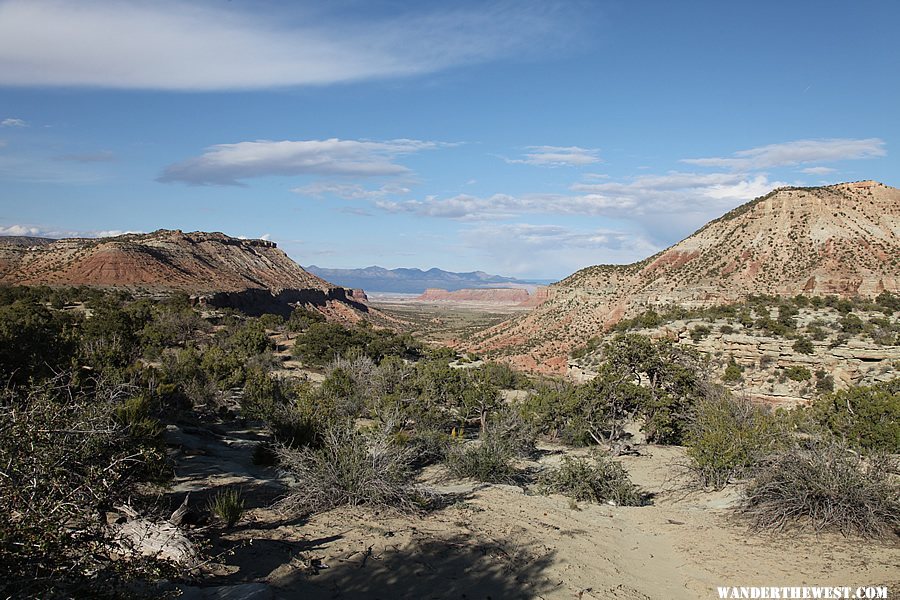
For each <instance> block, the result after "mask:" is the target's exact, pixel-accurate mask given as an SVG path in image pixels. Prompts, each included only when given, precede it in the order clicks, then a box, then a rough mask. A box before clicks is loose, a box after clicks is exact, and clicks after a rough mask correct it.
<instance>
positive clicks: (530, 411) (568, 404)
mask: <svg viewBox="0 0 900 600" xmlns="http://www.w3.org/2000/svg"><path fill="white" fill-rule="evenodd" d="M578 401H579V398H578V388H577V387H576V386H574V385H572V384H571V383H569V382H566V381H556V380H550V381H543V382H540V383H539V384H538V385H537V386H536V387H535V389H534V391H533V392H532V393H531V394H529V395H528V397H527V398H525V399H524V400H523V401H521V402H520V403H519V404H518V410H519V412H520V414H521V415H522V417H523V419H525V421H527V422H528V423H529V424H530V425H531V426H533V427H534V428H535V429H536V430H537V432H538V433H539V434H543V435H546V436H549V437H552V438H561V439H562V440H563V441H564V442H565V443H567V444H570V445H573V446H583V445H585V444H588V443H591V440H590V436H588V435H587V433H586V432H585V431H584V430H583V429H580V430H579V431H577V432H576V431H574V430H573V428H572V418H571V417H572V415H573V414H574V413H575V407H576V406H577V403H578Z"/></svg>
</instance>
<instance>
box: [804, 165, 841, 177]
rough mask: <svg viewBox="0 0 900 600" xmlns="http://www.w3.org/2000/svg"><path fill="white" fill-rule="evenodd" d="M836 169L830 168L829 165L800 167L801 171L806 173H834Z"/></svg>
mask: <svg viewBox="0 0 900 600" xmlns="http://www.w3.org/2000/svg"><path fill="white" fill-rule="evenodd" d="M836 170H837V169H832V168H831V167H807V168H805V169H800V172H801V173H806V174H807V175H828V174H829V173H834V172H835V171H836Z"/></svg>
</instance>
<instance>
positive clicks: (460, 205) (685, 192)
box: [375, 172, 784, 221]
mask: <svg viewBox="0 0 900 600" xmlns="http://www.w3.org/2000/svg"><path fill="white" fill-rule="evenodd" d="M780 185H784V184H783V183H781V182H777V181H775V182H772V181H769V180H768V179H767V178H766V176H765V175H755V176H746V175H741V174H735V173H711V174H696V173H679V172H672V173H668V174H666V175H645V176H642V177H637V178H635V179H633V180H632V181H630V182H618V181H604V182H601V183H579V184H575V185H573V186H572V187H571V190H572V191H573V192H578V193H575V194H524V195H521V196H512V195H508V194H494V195H493V196H488V197H479V196H472V195H468V194H459V195H456V196H452V197H449V198H439V197H437V196H427V197H425V198H424V199H422V200H399V201H398V200H376V201H375V206H376V207H377V208H380V209H381V210H384V211H386V212H393V213H412V214H416V215H419V216H424V217H437V218H447V219H458V220H465V221H477V220H491V219H507V218H511V217H515V216H517V215H521V214H525V213H531V214H552V215H583V216H612V217H640V216H644V215H648V214H649V215H651V216H653V215H660V214H664V215H671V214H674V213H683V212H685V211H687V212H693V213H701V214H704V215H708V216H709V217H710V218H712V217H713V216H716V212H718V211H725V210H728V209H729V208H732V207H733V206H734V204H735V203H738V202H743V201H747V200H752V199H753V198H756V197H757V196H761V195H763V194H766V193H767V192H769V191H771V190H772V189H774V188H776V187H779V186H780Z"/></svg>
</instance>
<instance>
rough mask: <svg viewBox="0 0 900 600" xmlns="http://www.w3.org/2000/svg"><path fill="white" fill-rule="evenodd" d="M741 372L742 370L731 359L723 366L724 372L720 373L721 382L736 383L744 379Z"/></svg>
mask: <svg viewBox="0 0 900 600" xmlns="http://www.w3.org/2000/svg"><path fill="white" fill-rule="evenodd" d="M760 360H761V359H760ZM743 372H744V370H743V369H742V368H741V365H739V364H737V362H736V361H735V360H734V358H732V359H731V360H729V361H728V364H727V365H726V366H725V371H724V372H723V373H722V381H724V382H725V383H737V382H738V381H741V380H743V379H744V376H743Z"/></svg>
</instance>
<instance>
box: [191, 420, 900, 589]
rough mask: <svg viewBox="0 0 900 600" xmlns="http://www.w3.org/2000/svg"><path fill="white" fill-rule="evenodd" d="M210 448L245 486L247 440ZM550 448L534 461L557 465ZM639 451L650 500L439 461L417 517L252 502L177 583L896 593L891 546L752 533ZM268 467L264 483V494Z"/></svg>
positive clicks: (665, 461) (674, 463) (197, 473)
mask: <svg viewBox="0 0 900 600" xmlns="http://www.w3.org/2000/svg"><path fill="white" fill-rule="evenodd" d="M241 435H242V436H243V437H244V439H246V438H247V434H246V433H244V434H241ZM217 444H218V445H219V446H220V447H219V446H217ZM219 449H221V450H223V452H224V454H223V456H222V458H223V459H227V460H228V461H229V463H231V464H234V463H240V464H243V465H244V467H243V469H241V470H239V471H238V472H239V473H240V478H241V480H242V484H243V485H244V486H245V487H246V489H248V490H252V489H255V488H254V486H253V485H251V484H252V478H253V477H254V476H255V475H259V472H258V468H255V467H247V465H250V451H251V446H250V445H247V444H241V443H238V444H235V443H233V441H231V440H230V438H229V436H228V435H224V436H220V437H219V438H218V439H217V440H213V441H212V442H210V441H209V440H207V443H206V445H205V446H204V451H205V452H206V454H205V455H204V456H203V462H204V463H206V462H208V461H215V459H216V456H217V453H218V450H219ZM552 450H553V451H552V452H548V453H547V454H546V455H545V456H544V458H542V459H541V462H543V463H552V462H555V461H557V460H559V458H560V455H559V451H558V449H552ZM241 452H243V453H244V456H243V458H241V456H240V453H241ZM641 452H642V455H641V456H628V457H623V458H622V463H623V464H624V466H625V467H626V468H627V469H628V471H629V473H630V474H631V477H632V478H633V480H634V481H635V482H636V483H638V484H639V485H641V486H642V487H644V488H645V489H646V490H648V491H651V492H654V493H656V494H657V495H656V497H655V499H654V504H653V505H652V506H647V507H618V506H609V505H595V504H587V503H579V504H578V505H577V506H573V505H572V503H570V502H569V500H568V499H567V498H564V497H561V496H550V497H545V496H539V495H532V494H530V493H528V492H527V491H525V490H523V489H522V488H520V487H515V486H507V485H484V484H476V483H473V482H465V481H463V482H460V481H447V480H446V479H445V478H444V477H443V474H442V472H441V469H440V468H439V467H434V468H431V469H429V470H427V471H426V473H425V474H424V475H423V482H424V484H425V485H429V486H431V487H434V488H435V489H437V490H439V491H441V492H444V493H447V494H450V495H451V498H452V499H453V500H452V502H451V503H450V504H449V506H447V507H446V508H444V509H442V510H439V511H436V512H433V513H431V514H428V515H426V516H424V517H409V516H405V515H399V514H395V513H392V512H390V511H373V510H371V509H365V508H350V507H344V508H340V509H337V510H333V511H330V512H327V513H323V514H319V515H315V516H313V517H311V518H309V519H308V520H302V519H296V518H291V517H290V516H286V515H282V514H279V513H277V512H275V511H272V510H270V509H267V508H265V507H259V508H255V509H253V510H250V511H248V514H247V515H246V516H245V518H244V519H243V520H242V521H241V522H240V523H239V524H238V525H237V527H235V528H234V529H232V530H230V531H223V532H221V534H220V536H219V537H217V538H215V540H214V544H213V550H214V551H217V552H222V553H223V554H222V555H221V557H220V564H219V565H218V566H216V567H215V568H214V569H213V571H214V574H215V576H214V577H212V578H210V579H209V580H207V581H206V582H205V583H209V584H212V583H214V584H215V586H216V587H209V588H186V589H185V591H186V594H185V597H190V598H198V599H202V598H239V597H251V598H256V599H260V600H261V599H269V598H271V599H284V600H292V599H300V598H303V599H313V600H315V599H320V598H321V599H325V598H384V599H390V600H396V599H399V598H469V599H474V598H482V599H484V598H492V599H500V598H548V599H549V598H560V599H562V598H567V599H572V598H581V599H589V598H621V599H625V600H639V599H643V600H646V599H652V600H657V599H659V600H668V599H672V600H679V599H697V598H702V599H707V598H715V597H717V595H716V591H715V589H716V587H717V586H722V585H802V584H806V585H851V586H855V585H874V584H888V585H891V584H893V585H892V586H891V589H892V590H896V589H900V545H898V544H897V543H896V541H895V542H893V543H883V542H882V543H870V542H865V541H860V540H856V539H846V538H843V537H840V536H838V535H834V534H821V535H818V536H812V535H806V534H804V535H800V534H779V535H769V534H756V533H752V532H750V531H749V530H748V529H747V527H746V526H745V525H744V524H741V523H739V522H735V521H734V519H733V518H732V517H731V516H730V514H731V511H730V510H729V506H731V505H732V503H733V502H735V500H736V499H737V497H738V492H737V491H736V490H734V489H729V490H726V491H724V492H718V493H692V494H686V493H685V492H683V491H680V490H681V489H682V486H683V483H684V479H683V475H681V474H680V469H679V467H678V465H679V464H680V463H682V462H683V461H684V453H683V450H682V449H680V448H672V447H656V446H649V447H647V446H645V447H641ZM533 466H537V465H533ZM227 468H229V469H230V468H231V466H228V467H227ZM181 473H182V476H181V477H180V478H179V482H178V486H179V488H180V489H185V490H186V489H194V490H199V489H202V488H203V487H204V486H209V487H217V486H220V485H222V484H223V483H224V480H223V477H225V474H224V473H223V472H221V471H218V470H217V472H215V473H211V472H208V471H206V469H202V468H201V469H193V470H182V471H181ZM192 473H193V474H192ZM274 475H275V474H274V473H271V472H269V473H267V474H265V475H264V476H262V477H260V479H259V480H258V482H259V484H261V485H262V487H263V488H265V489H268V490H270V491H271V489H272V486H273V485H278V480H277V478H276V477H275V476H274ZM248 478H249V479H248ZM254 504H255V505H257V506H259V505H260V504H262V503H254ZM250 583H254V584H256V585H252V586H248V585H247V584H250ZM223 586H224V587H223ZM236 586H238V587H236Z"/></svg>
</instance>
